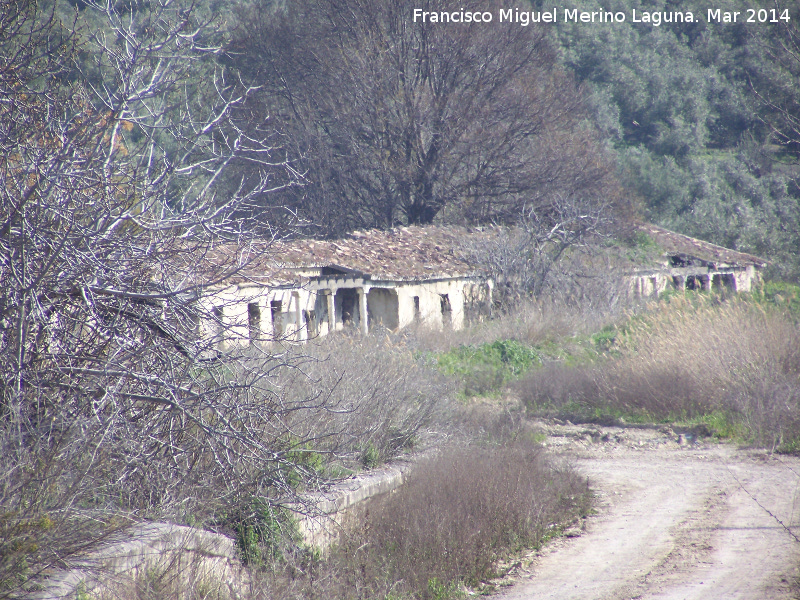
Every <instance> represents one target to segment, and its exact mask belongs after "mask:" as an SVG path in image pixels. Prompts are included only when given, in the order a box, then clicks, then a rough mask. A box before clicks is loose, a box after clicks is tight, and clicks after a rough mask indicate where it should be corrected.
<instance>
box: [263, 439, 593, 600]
mask: <svg viewBox="0 0 800 600" xmlns="http://www.w3.org/2000/svg"><path fill="white" fill-rule="evenodd" d="M590 503H591V497H590V494H589V491H588V487H587V482H586V480H585V479H583V478H581V477H579V476H578V475H577V474H576V473H575V472H574V471H572V470H571V469H570V468H568V467H565V466H561V465H557V464H555V463H553V462H552V460H551V459H550V458H549V457H548V456H547V455H546V454H545V452H544V451H543V450H542V449H541V448H540V447H539V446H537V445H536V444H534V443H533V442H531V441H529V440H523V439H518V440H517V441H514V442H509V443H507V444H504V445H498V446H487V445H476V444H466V445H460V446H455V447H450V448H448V449H446V450H444V451H443V452H441V453H440V454H438V455H436V456H434V457H431V458H430V459H428V460H426V461H425V462H423V463H421V464H419V465H418V466H417V467H416V468H415V470H414V471H413V472H412V474H411V475H410V476H409V479H408V481H407V483H405V484H404V485H403V487H402V488H400V489H399V490H397V491H396V492H394V493H392V494H391V495H388V496H384V497H381V498H378V499H375V500H373V501H371V502H370V505H369V507H368V509H367V511H366V514H365V515H364V517H363V519H361V520H360V522H359V523H358V526H357V527H356V529H355V530H354V531H352V532H351V534H350V536H349V537H347V538H345V539H344V540H343V541H342V542H341V543H340V545H339V546H338V547H337V548H335V549H333V550H332V552H331V553H330V556H329V557H328V558H327V560H325V561H323V562H317V563H315V564H314V565H309V564H308V563H307V562H306V563H304V564H303V570H302V572H300V571H299V570H298V569H297V568H292V567H291V566H287V567H286V570H285V571H284V575H283V576H282V577H273V578H272V579H270V580H269V581H268V582H267V583H265V584H264V586H263V587H262V589H263V590H269V591H265V594H266V595H267V596H268V597H274V598H277V597H280V598H286V599H290V598H291V599H299V598H303V599H307V600H322V599H325V600H331V599H338V598H341V599H353V600H355V599H364V600H366V599H373V598H381V599H383V598H391V599H393V600H403V599H408V600H411V599H418V600H423V599H424V600H445V599H447V598H455V597H463V594H462V593H461V591H462V590H463V589H464V586H465V585H466V586H470V587H484V585H483V584H484V582H487V581H489V580H491V579H492V578H493V577H496V576H498V575H500V574H502V573H501V572H499V562H500V561H501V560H502V559H504V558H508V557H509V556H511V555H513V554H514V553H515V552H518V551H520V550H523V549H525V548H536V547H538V546H540V545H541V544H542V543H544V542H545V541H546V540H548V539H550V538H551V537H553V536H555V535H558V534H559V533H560V532H561V531H562V530H563V528H564V527H565V526H566V525H567V524H569V523H572V522H573V521H574V520H575V519H577V518H579V517H580V516H581V515H585V514H586V513H587V511H588V509H589V507H590Z"/></svg>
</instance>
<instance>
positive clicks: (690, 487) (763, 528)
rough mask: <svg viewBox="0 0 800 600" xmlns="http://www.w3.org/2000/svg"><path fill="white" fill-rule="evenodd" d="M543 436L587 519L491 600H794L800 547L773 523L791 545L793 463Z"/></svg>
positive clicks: (619, 440) (644, 432)
mask: <svg viewBox="0 0 800 600" xmlns="http://www.w3.org/2000/svg"><path fill="white" fill-rule="evenodd" d="M547 431H548V433H549V434H550V438H549V440H548V445H550V446H551V447H553V449H554V450H555V451H556V452H557V453H559V454H561V455H563V456H565V457H566V458H567V459H568V460H569V461H570V462H571V463H572V464H573V465H574V466H575V467H576V468H577V469H578V470H579V471H580V472H582V473H584V474H586V475H587V477H588V478H589V479H590V482H591V484H592V487H593V489H595V490H596V491H597V494H598V511H597V515H595V516H592V517H589V518H588V519H587V521H586V523H585V527H584V529H585V530H584V531H583V532H582V533H581V535H577V536H575V537H568V538H563V539H561V540H559V541H558V542H556V543H555V544H552V545H551V546H549V547H548V548H547V549H546V550H545V551H544V552H543V553H542V554H540V555H539V556H537V557H536V558H535V559H534V560H533V562H532V563H531V564H530V565H529V566H528V567H527V568H525V569H522V568H520V569H519V570H518V572H517V573H516V574H515V577H514V579H515V583H514V585H512V586H510V587H508V588H506V589H505V590H504V591H503V592H502V593H500V594H499V595H498V598H500V599H502V600H540V599H552V600H627V599H634V598H635V599H642V600H650V599H652V600H655V599H658V600H689V599H697V600H700V599H702V600H716V599H719V600H722V599H725V600H729V599H739V600H767V599H769V600H772V599H780V600H783V599H788V598H794V597H796V596H793V595H792V587H791V582H792V580H793V578H796V577H797V576H798V572H797V569H798V567H799V566H800V543H798V542H797V541H796V540H794V539H793V537H792V535H790V534H789V533H788V532H787V531H786V529H785V528H784V527H783V526H782V525H781V524H780V523H779V522H778V519H779V520H780V521H782V522H783V524H785V525H786V526H787V527H788V528H789V529H790V530H791V531H792V532H794V534H795V535H798V536H800V526H798V527H796V525H800V522H799V521H798V518H800V459H797V458H793V457H785V456H781V457H778V456H770V455H769V454H767V453H765V452H762V451H752V450H740V449H737V448H735V447H733V446H731V445H728V444H717V443H708V442H704V441H702V440H701V441H700V442H699V443H698V442H695V443H686V442H685V439H686V438H683V439H681V437H683V436H681V437H679V434H678V433H675V432H673V431H671V430H663V429H662V430H656V429H620V428H613V429H602V430H601V429H597V428H595V429H590V428H584V427H579V426H572V425H569V424H568V425H565V426H549V427H548V428H547ZM687 437H689V439H690V440H691V437H690V436H687ZM679 440H680V441H682V442H684V443H680V442H679ZM759 504H760V506H759ZM767 511H769V512H771V513H772V515H774V516H772V515H770V514H769V513H768V512H767Z"/></svg>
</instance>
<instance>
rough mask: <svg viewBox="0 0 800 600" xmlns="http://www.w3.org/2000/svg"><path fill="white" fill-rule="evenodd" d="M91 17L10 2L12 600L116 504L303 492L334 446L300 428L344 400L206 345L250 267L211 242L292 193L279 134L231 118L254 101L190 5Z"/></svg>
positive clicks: (2, 10)
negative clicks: (306, 417) (220, 302)
mask: <svg viewBox="0 0 800 600" xmlns="http://www.w3.org/2000/svg"><path fill="white" fill-rule="evenodd" d="M83 5H84V6H83V8H82V9H81V12H80V13H75V14H74V16H73V17H72V20H71V21H68V22H64V21H62V20H59V19H58V18H57V16H56V12H55V9H54V10H53V11H52V12H50V13H49V14H48V13H43V12H41V11H40V10H39V9H38V8H37V4H36V2H35V1H34V0H0V282H2V288H3V289H2V294H0V423H2V425H0V455H1V456H2V457H3V460H2V465H0V466H1V467H2V468H0V596H2V595H5V594H7V593H13V591H14V590H15V589H16V588H17V587H18V586H19V585H21V583H23V582H24V581H25V580H26V578H27V577H28V576H29V575H31V574H35V573H34V572H31V569H33V570H34V571H35V570H36V569H40V568H44V567H46V566H48V565H53V564H61V561H63V560H64V558H65V556H66V555H67V554H69V552H72V551H75V550H76V549H78V548H80V547H81V546H82V544H85V543H89V542H91V540H92V539H94V536H95V535H96V534H97V529H98V526H100V529H103V526H105V525H108V524H109V518H108V516H107V514H108V513H105V512H103V510H104V509H107V508H108V507H114V511H120V510H123V511H128V512H131V513H133V514H140V515H146V514H151V513H153V512H154V511H155V512H158V511H163V510H166V509H167V508H168V507H170V506H173V507H174V506H175V505H176V504H178V503H183V504H180V506H183V507H184V509H186V510H192V508H191V507H195V509H198V507H200V506H201V505H202V503H203V502H205V501H209V502H211V500H213V501H214V502H215V503H216V504H214V505H213V506H210V508H211V509H212V510H213V509H214V506H219V505H220V504H224V503H229V502H235V501H237V499H238V498H242V497H247V496H248V495H249V494H255V495H259V496H262V497H265V498H267V501H266V502H267V504H269V503H270V502H274V503H280V502H284V501H289V500H292V501H293V500H296V493H297V490H298V485H300V483H302V482H304V481H311V480H313V479H314V478H315V477H318V476H319V475H320V473H319V472H318V471H317V470H315V469H314V468H312V467H310V466H309V462H308V461H307V460H306V454H305V452H306V450H305V449H306V446H305V444H309V443H312V442H313V441H314V436H325V435H329V434H330V432H324V431H323V432H313V433H309V432H306V431H305V430H303V429H302V428H300V427H295V425H296V422H297V421H298V420H299V419H300V417H294V416H293V415H295V414H298V413H301V412H302V411H304V410H305V411H309V410H315V409H318V410H329V409H330V408H331V407H330V405H328V404H326V402H328V400H329V398H328V396H327V395H326V394H325V393H324V390H323V391H320V390H319V389H316V390H313V391H312V393H310V394H309V395H307V396H305V397H303V398H288V399H287V398H285V397H283V396H282V395H281V389H280V387H279V386H278V385H276V384H275V383H274V378H275V377H274V376H275V373H276V372H278V371H279V370H281V369H292V368H296V367H297V360H296V359H294V358H292V357H291V356H289V355H287V354H274V353H273V354H269V353H265V354H264V355H263V356H260V357H258V359H255V358H252V357H251V358H247V359H245V358H243V357H241V356H235V355H234V354H233V353H231V354H219V353H217V352H215V351H214V349H213V348H212V347H211V346H210V345H209V344H210V342H209V340H207V339H203V338H202V337H199V336H198V335H197V322H198V320H202V319H208V320H213V319H214V318H216V317H215V315H214V314H212V313H210V312H204V309H203V304H202V303H199V302H198V301H197V300H198V298H200V297H201V296H202V295H203V294H204V293H206V292H207V291H208V289H209V288H210V287H213V286H215V285H217V284H220V283H221V282H223V281H225V279H226V278H227V277H228V276H229V275H231V274H233V273H236V272H237V270H238V269H240V268H241V267H242V261H241V260H240V259H239V258H238V257H239V256H240V254H237V253H231V254H229V256H230V259H229V260H228V261H227V262H223V261H220V259H219V257H220V256H221V254H220V253H215V252H214V249H215V248H216V247H217V246H218V245H219V244H220V243H234V244H238V245H239V247H242V246H246V245H247V243H248V232H247V230H248V227H249V223H248V222H247V221H246V220H245V219H242V218H236V217H235V215H237V214H238V215H246V214H248V211H249V210H250V207H249V204H250V203H251V202H252V201H253V199H255V198H258V199H259V200H260V199H261V198H263V196H264V195H265V194H272V193H274V192H275V191H276V190H277V189H281V188H285V187H287V186H291V185H293V184H294V183H295V182H296V181H297V176H296V173H295V172H294V171H293V169H292V166H291V165H290V164H289V163H287V162H286V160H285V158H284V155H283V153H282V151H281V150H280V147H279V145H278V144H279V140H277V138H276V135H275V133H274V128H273V126H272V124H271V122H269V121H264V120H262V122H261V123H259V124H253V123H250V124H249V125H248V127H247V129H246V130H245V129H242V128H240V127H239V126H238V125H237V124H236V122H235V121H234V120H233V119H232V118H231V117H232V114H233V113H234V112H235V111H236V109H237V107H240V106H242V105H243V103H244V102H245V101H246V99H247V98H248V96H250V95H251V94H252V93H253V92H254V89H253V88H248V87H247V86H244V85H242V84H241V81H240V80H239V79H238V78H236V77H235V75H233V74H232V73H231V72H230V71H228V70H226V69H224V68H222V67H221V66H220V64H219V62H218V61H217V55H218V53H219V47H218V46H217V45H214V44H212V43H211V41H212V40H213V39H214V34H215V29H214V23H205V22H200V21H198V19H197V17H196V14H195V11H194V7H193V5H192V4H187V3H180V2H178V1H176V0H148V1H145V0H141V1H140V0H133V1H131V2H125V3H114V2H111V1H108V2H105V1H103V0H87V1H86V2H84V3H83ZM89 15H93V16H94V19H95V20H94V21H92V23H93V25H92V26H91V27H89V26H88V25H87V23H88V22H89V21H87V18H88V16H89ZM97 22H101V23H102V24H101V25H100V26H97V25H96V23H97ZM237 163H246V164H247V165H248V181H247V182H244V181H242V180H237V179H236V178H235V177H230V176H228V175H229V169H230V168H231V167H232V166H234V165H236V164H237ZM296 431H300V432H302V435H299V436H298V435H297V434H296ZM298 447H301V448H303V449H304V450H303V451H302V452H299V453H298ZM184 509H182V510H184ZM98 511H99V512H98ZM92 524H94V525H92ZM81 532H82V533H81ZM84 533H86V534H87V535H83V534H84ZM89 534H91V535H89Z"/></svg>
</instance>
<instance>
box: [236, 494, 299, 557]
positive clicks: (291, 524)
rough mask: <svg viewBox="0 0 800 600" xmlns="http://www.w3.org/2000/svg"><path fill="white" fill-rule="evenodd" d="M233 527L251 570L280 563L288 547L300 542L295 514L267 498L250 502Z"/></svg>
mask: <svg viewBox="0 0 800 600" xmlns="http://www.w3.org/2000/svg"><path fill="white" fill-rule="evenodd" d="M232 525H233V528H234V531H235V532H236V542H237V544H238V546H239V549H240V550H241V552H242V559H243V560H244V562H245V563H247V564H249V565H252V566H265V565H267V564H269V563H270V562H274V561H276V560H280V559H281V558H282V556H283V549H284V548H285V547H286V546H287V544H292V543H294V544H296V543H299V542H300V540H301V536H300V534H299V532H298V529H297V521H296V520H295V518H294V516H293V515H292V513H291V512H290V511H289V510H288V509H286V508H283V507H277V506H275V505H274V504H272V503H271V502H269V501H267V500H266V499H264V498H258V497H252V498H250V500H249V502H246V503H245V505H244V506H243V507H242V508H241V509H240V511H239V517H238V518H236V519H234V522H233V524H232Z"/></svg>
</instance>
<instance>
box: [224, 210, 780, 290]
mask: <svg viewBox="0 0 800 600" xmlns="http://www.w3.org/2000/svg"><path fill="white" fill-rule="evenodd" d="M636 227H637V228H638V229H639V230H640V231H642V232H644V233H645V234H646V235H648V236H649V237H650V238H651V239H652V240H653V241H654V242H655V244H656V246H658V248H659V252H660V258H659V259H657V260H656V262H657V265H653V264H652V263H650V264H638V265H636V264H631V265H629V267H628V269H630V268H634V269H635V268H636V267H653V266H658V268H663V267H665V266H670V260H673V261H674V257H681V258H685V259H687V260H692V261H700V262H703V263H708V264H713V265H722V264H727V265H739V266H749V265H754V266H757V267H759V268H760V267H764V266H765V265H766V263H767V261H765V260H764V259H761V258H758V257H757V256H753V255H751V254H746V253H744V252H737V251H735V250H729V249H728V248H723V247H722V246H716V245H714V244H711V243H708V242H704V241H702V240H697V239H694V238H691V237H688V236H685V235H682V234H679V233H675V232H672V231H669V230H667V229H663V228H661V227H657V226H655V225H651V224H640V225H637V226H636ZM501 231H503V230H502V229H501V228H498V227H473V228H467V227H458V226H437V225H429V226H425V227H419V226H410V227H398V228H395V229H391V230H388V231H381V230H369V231H356V232H353V233H351V234H350V235H348V236H347V237H344V238H340V239H336V240H312V239H299V240H291V241H272V242H258V243H255V244H252V245H250V246H248V247H246V248H242V247H238V246H222V247H218V248H217V249H216V251H215V256H216V257H217V259H218V260H220V259H222V258H223V257H224V258H225V259H226V260H228V261H229V262H230V261H231V259H233V262H235V263H238V264H240V265H243V267H242V268H241V269H240V270H239V271H238V272H237V274H236V276H235V277H233V278H232V279H231V280H229V282H230V283H246V282H252V283H257V284H261V285H269V286H294V285H300V284H302V282H303V281H305V280H308V278H310V277H317V276H321V275H322V276H326V275H328V276H331V275H352V276H355V277H364V278H366V279H372V280H379V281H380V280H383V281H398V282H399V281H421V280H431V279H447V278H460V277H479V276H480V275H481V273H480V269H479V268H478V266H477V265H475V264H471V263H470V262H468V261H467V259H466V256H465V255H466V253H465V252H464V248H465V245H466V244H469V245H470V246H471V247H473V248H474V247H475V244H476V243H477V244H478V245H479V244H480V242H482V241H486V242H489V241H492V240H494V241H496V240H497V238H498V237H499V235H500V232H501ZM648 262H649V261H648Z"/></svg>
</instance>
